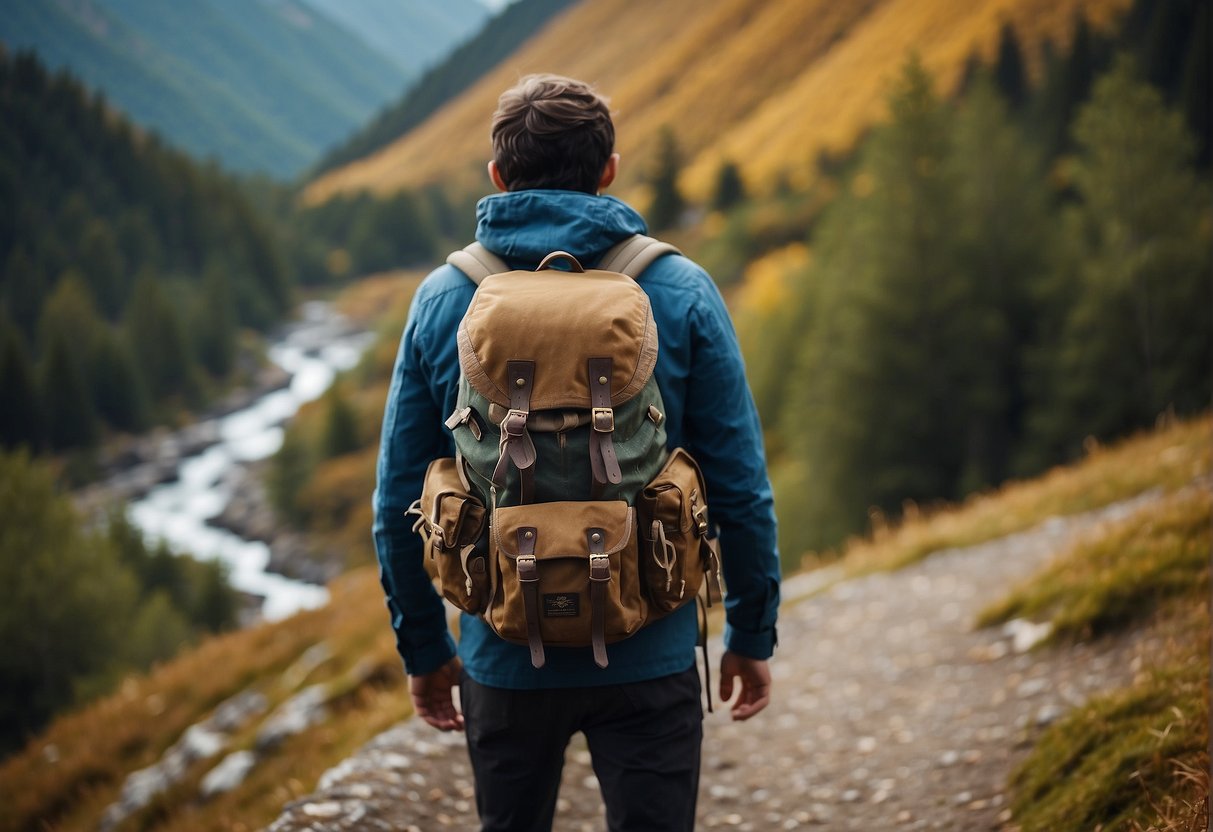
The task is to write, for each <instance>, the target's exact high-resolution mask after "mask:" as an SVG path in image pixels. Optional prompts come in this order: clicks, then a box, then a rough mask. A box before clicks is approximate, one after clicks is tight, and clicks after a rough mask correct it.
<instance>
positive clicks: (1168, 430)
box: [804, 416, 1213, 575]
mask: <svg viewBox="0 0 1213 832" xmlns="http://www.w3.org/2000/svg"><path fill="white" fill-rule="evenodd" d="M1210 470H1213V419H1211V418H1210V417H1209V416H1204V417H1202V418H1199V419H1193V420H1190V421H1172V422H1170V423H1168V424H1165V425H1163V426H1162V427H1160V428H1159V429H1157V430H1155V431H1153V432H1143V433H1140V434H1138V435H1136V436H1133V437H1130V438H1128V439H1125V440H1122V441H1120V442H1117V443H1116V444H1114V445H1109V446H1101V445H1092V446H1091V447H1090V449H1089V451H1088V454H1087V456H1086V457H1085V458H1084V459H1082V460H1080V461H1079V462H1077V463H1075V464H1072V465H1068V466H1059V467H1057V468H1054V469H1052V470H1051V471H1049V472H1047V473H1046V474H1044V475H1043V476H1041V477H1038V478H1036V479H1033V480H1028V481H1024V482H1012V483H1008V484H1007V485H1004V486H1003V487H1002V488H1000V489H998V490H997V491H994V492H991V493H986V494H979V495H975V496H972V497H970V498H969V499H967V500H965V501H964V502H963V503H961V504H959V505H957V506H954V507H948V508H945V509H941V510H938V511H919V510H917V509H916V508H915V507H914V506H908V507H907V510H906V513H905V517H904V518H903V519H902V520H901V521H900V522H899V523H897V524H895V525H893V524H882V523H880V522H879V520H878V519H876V520H874V525H875V531H874V532H873V533H872V535H871V536H870V537H868V538H865V539H854V540H851V541H850V542H849V543H848V545H847V547H846V548H845V550H844V560H843V566H844V568H845V570H846V571H847V573H848V574H849V575H858V574H864V573H868V572H875V571H880V570H888V569H897V568H900V567H902V566H906V565H908V564H910V563H913V562H915V561H918V560H921V559H922V558H924V557H926V556H927V555H929V554H931V553H932V552H937V551H939V550H941V549H947V548H951V547H956V546H972V545H975V544H978V543H983V542H985V541H987V540H994V539H995V538H999V537H1003V536H1005V535H1008V534H1013V533H1015V532H1018V531H1023V530H1025V529H1028V528H1031V527H1032V526H1034V525H1036V524H1037V523H1041V522H1043V521H1045V520H1047V519H1048V518H1050V517H1056V516H1059V515H1067V514H1077V513H1079V512H1083V511H1089V510H1091V509H1095V508H1100V507H1102V506H1106V505H1108V504H1110V503H1113V502H1116V501H1117V500H1123V499H1127V498H1129V497H1133V496H1136V495H1137V494H1141V493H1143V492H1145V491H1148V490H1150V489H1152V488H1161V489H1163V490H1164V491H1175V490H1177V489H1179V488H1182V487H1183V486H1185V485H1187V484H1189V483H1190V482H1191V481H1192V480H1193V479H1195V478H1196V477H1198V476H1201V475H1202V474H1206V473H1208V472H1209V471H1210ZM828 559H829V558H828V557H823V556H821V555H817V554H810V555H808V556H807V557H806V558H805V561H804V565H805V566H817V565H820V564H821V563H822V562H825V561H827V560H828Z"/></svg>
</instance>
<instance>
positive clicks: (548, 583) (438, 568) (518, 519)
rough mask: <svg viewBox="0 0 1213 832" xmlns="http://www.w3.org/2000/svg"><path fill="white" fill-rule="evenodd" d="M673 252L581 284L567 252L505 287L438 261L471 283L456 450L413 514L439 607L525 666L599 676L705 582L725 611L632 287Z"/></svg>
mask: <svg viewBox="0 0 1213 832" xmlns="http://www.w3.org/2000/svg"><path fill="white" fill-rule="evenodd" d="M672 251H677V249H674V248H673V246H670V245H668V244H666V243H660V242H658V241H656V240H652V239H651V238H648V237H634V238H630V239H628V240H625V241H624V242H623V243H621V244H620V245H619V246H617V247H616V248H615V249H612V250H611V251H610V252H608V254H607V255H606V256H605V257H604V258H603V262H602V265H601V266H600V267H599V268H597V269H592V270H588V271H587V270H584V269H582V267H581V265H580V264H579V263H578V262H577V260H576V259H575V258H573V257H572V256H571V255H569V254H566V253H564V252H554V253H553V254H551V255H549V256H548V257H547V258H545V259H544V261H543V262H542V263H541V264H540V266H539V268H538V269H536V270H535V271H534V272H530V271H509V270H507V269H506V267H505V265H504V264H503V263H501V262H500V261H498V260H497V259H496V258H495V257H493V256H492V255H491V254H489V253H488V252H487V251H485V250H484V249H483V247H480V246H479V245H478V244H473V245H472V246H469V247H468V248H467V249H464V250H462V251H460V252H455V253H454V254H452V255H451V257H450V258H448V262H450V263H452V265H455V266H456V267H457V268H459V269H460V270H461V271H463V272H464V273H465V274H467V275H468V276H469V277H470V278H471V279H472V280H473V281H474V282H476V283H477V284H478V289H477V291H476V294H475V295H474V296H473V299H472V302H471V304H470V305H469V307H468V310H467V313H466V314H465V316H464V318H463V321H462V322H461V324H460V327H459V334H458V339H459V356H460V370H461V372H460V379H459V393H458V404H457V406H456V410H455V412H454V413H453V414H451V416H450V418H449V419H447V421H446V426H447V427H448V428H449V429H450V430H451V431H452V434H453V436H454V439H455V446H456V449H457V450H456V457H455V458H453V459H442V460H437V461H435V462H434V463H433V464H432V465H431V466H430V469H429V471H428V472H427V474H426V480H425V486H424V489H423V493H422V497H421V499H420V501H419V502H418V503H417V504H416V505H415V506H414V508H413V509H412V511H413V512H414V513H416V514H418V515H419V519H418V521H417V525H416V528H417V530H418V531H419V532H420V533H421V534H422V536H423V538H424V539H425V542H426V564H427V568H428V569H429V570H430V573H431V575H432V576H433V577H434V578H435V581H436V584H437V586H438V588H439V590H440V591H441V592H442V594H443V595H444V597H446V598H447V600H449V601H451V602H452V603H453V604H455V605H456V606H457V607H459V608H460V609H462V610H464V611H465V612H469V613H472V614H476V615H481V616H483V617H484V619H485V620H486V621H487V622H488V624H489V626H490V627H492V629H493V630H494V632H496V633H497V634H498V635H499V636H501V637H502V638H505V639H507V640H509V641H513V642H517V643H521V644H527V645H528V646H529V648H530V652H531V661H532V664H533V665H534V666H535V667H542V666H543V664H544V645H555V646H571V647H581V646H590V647H592V648H593V651H594V659H595V661H596V662H597V663H598V664H599V666H601V667H605V666H606V665H607V655H606V645H607V644H608V643H610V642H612V641H618V640H619V639H622V638H626V637H627V636H629V635H632V634H633V633H635V632H636V631H637V630H638V629H640V628H641V627H642V626H644V625H645V624H646V623H648V622H649V621H652V620H655V619H656V618H659V617H661V616H663V615H665V614H667V613H669V612H671V611H673V610H674V609H677V608H678V607H680V606H682V605H683V604H685V603H687V602H689V601H690V600H692V599H693V598H695V597H696V595H697V593H698V592H699V590H700V587H701V586H703V585H705V583H706V585H707V586H708V588H709V592H708V596H709V601H710V600H712V598H713V596H715V597H718V595H719V585H718V578H717V574H716V573H717V558H716V554H715V550H714V548H713V545H712V541H710V540H709V538H708V522H707V500H706V493H705V489H704V484H703V478H702V475H701V473H700V471H699V468H698V466H697V465H696V464H695V462H694V460H693V459H691V457H690V455H689V454H687V453H686V452H685V451H684V450H682V449H676V450H674V451H673V452H670V451H668V450H667V448H666V433H665V427H664V425H663V422H664V420H665V416H664V406H663V404H662V400H661V393H660V391H659V390H658V387H657V382H656V379H655V377H654V375H653V367H654V365H655V363H656V359H657V349H658V343H657V330H656V324H655V322H654V320H653V315H652V310H651V309H650V307H649V301H648V296H647V295H646V294H645V292H644V290H643V289H641V288H640V286H639V285H638V284H637V283H636V281H635V279H634V278H635V277H638V276H639V275H640V274H641V272H643V270H644V268H646V267H647V266H648V265H649V263H651V262H652V261H653V260H654V259H656V258H657V257H659V256H661V255H663V254H666V253H669V252H672ZM557 263H565V264H567V266H568V267H569V270H568V271H565V270H560V269H556V268H554V266H555V264H557ZM705 577H706V578H707V580H706V581H705Z"/></svg>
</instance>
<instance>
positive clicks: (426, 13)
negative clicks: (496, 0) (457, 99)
mask: <svg viewBox="0 0 1213 832" xmlns="http://www.w3.org/2000/svg"><path fill="white" fill-rule="evenodd" d="M303 2H304V3H305V4H306V5H308V6H311V7H312V8H313V9H316V10H317V11H319V12H321V13H323V14H325V15H327V16H328V17H330V18H332V19H333V20H335V21H337V22H338V23H340V24H341V25H343V26H344V27H345V28H347V29H349V30H350V31H351V32H353V33H354V34H356V35H358V36H359V37H360V38H362V39H363V40H365V41H366V42H367V43H369V44H371V46H373V47H375V48H376V49H377V50H378V51H379V52H380V53H381V54H382V55H384V56H385V57H387V58H388V59H389V60H391V61H393V62H394V63H396V64H397V65H398V66H400V68H401V69H403V70H404V71H405V72H408V73H410V74H415V73H416V72H417V71H418V70H421V69H426V68H428V67H429V66H431V65H433V64H434V63H435V62H436V61H439V60H441V59H442V58H443V57H444V56H445V55H446V54H447V52H449V51H450V48H451V46H452V45H453V44H455V43H457V42H458V41H460V40H462V39H464V38H466V37H467V36H469V35H470V34H471V33H473V32H475V31H476V30H477V29H479V28H480V26H481V24H483V23H484V21H485V20H487V19H488V17H489V10H488V9H487V8H485V7H484V6H483V5H481V4H480V3H477V2H476V0H443V2H441V3H435V2H426V1H425V0H421V2H416V1H414V2H408V3H402V2H400V0H303Z"/></svg>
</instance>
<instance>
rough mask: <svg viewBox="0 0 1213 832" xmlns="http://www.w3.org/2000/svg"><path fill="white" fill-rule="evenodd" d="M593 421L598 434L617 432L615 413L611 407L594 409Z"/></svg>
mask: <svg viewBox="0 0 1213 832" xmlns="http://www.w3.org/2000/svg"><path fill="white" fill-rule="evenodd" d="M591 420H592V421H593V424H594V430H595V431H596V432H598V433H612V432H614V430H615V411H614V410H613V409H611V408H609V407H595V408H593V409H592V411H591Z"/></svg>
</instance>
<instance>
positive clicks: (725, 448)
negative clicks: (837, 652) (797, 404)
mask: <svg viewBox="0 0 1213 832" xmlns="http://www.w3.org/2000/svg"><path fill="white" fill-rule="evenodd" d="M703 286H704V288H703V290H702V292H701V294H700V297H699V298H698V300H697V302H696V303H695V305H694V306H692V308H691V311H690V314H691V321H690V323H691V347H692V351H693V354H692V363H691V372H690V378H689V379H688V385H687V400H686V416H685V423H686V437H685V439H686V444H687V447H688V450H690V451H691V453H692V454H693V455H694V457H695V459H696V460H697V461H698V462H699V465H700V468H701V469H702V470H703V475H704V479H705V480H706V481H707V487H708V504H709V507H710V515H711V520H712V522H713V523H714V524H715V525H716V526H717V528H718V529H719V532H720V549H721V572H722V573H723V577H724V583H725V587H726V591H727V592H726V597H725V633H724V641H725V647H726V648H727V649H729V650H732V651H733V652H735V653H739V654H741V655H744V656H749V657H751V658H755V659H766V658H769V657H770V656H771V654H772V653H773V652H774V649H775V644H776V640H777V639H776V632H775V619H776V616H777V614H778V609H779V552H778V549H777V545H776V526H775V504H774V499H773V496H772V492H771V484H770V480H769V478H768V476H767V469H766V456H765V453H764V450H763V442H762V428H761V424H760V422H759V420H758V411H757V409H756V407H755V406H754V398H753V396H752V395H751V393H750V388H749V384H748V383H747V381H746V377H745V365H744V363H743V361H742V357H741V349H740V347H739V346H738V343H737V335H736V332H735V331H734V330H733V324H732V321H731V319H730V318H729V315H728V311H727V310H726V309H725V305H724V301H723V299H722V298H721V297H720V293H719V292H718V291H717V290H716V286H715V284H714V283H712V282H711V280H710V279H707V280H705V281H704V283H703Z"/></svg>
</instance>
